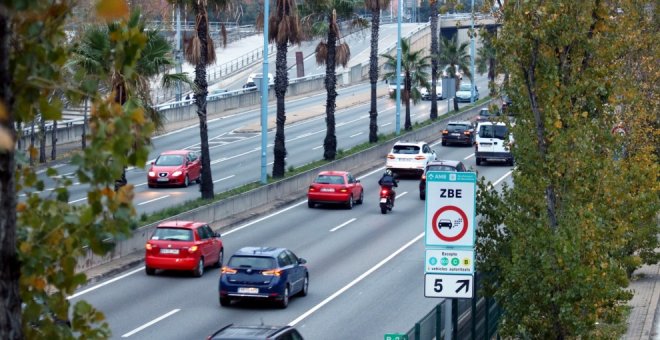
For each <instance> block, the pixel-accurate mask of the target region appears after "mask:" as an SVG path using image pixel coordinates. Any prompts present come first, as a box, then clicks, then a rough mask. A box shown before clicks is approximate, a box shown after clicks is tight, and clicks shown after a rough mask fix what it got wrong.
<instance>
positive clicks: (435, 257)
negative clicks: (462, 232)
mask: <svg viewBox="0 0 660 340" xmlns="http://www.w3.org/2000/svg"><path fill="white" fill-rule="evenodd" d="M425 266H426V269H425V272H426V273H437V274H473V273H474V250H473V249H469V250H462V249H461V250H457V249H426V262H425Z"/></svg>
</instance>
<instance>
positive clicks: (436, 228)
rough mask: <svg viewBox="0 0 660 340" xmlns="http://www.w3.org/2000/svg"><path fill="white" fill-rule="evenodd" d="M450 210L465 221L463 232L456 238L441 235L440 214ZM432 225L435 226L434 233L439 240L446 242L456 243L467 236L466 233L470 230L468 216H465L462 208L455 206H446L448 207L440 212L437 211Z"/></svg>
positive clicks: (439, 210)
mask: <svg viewBox="0 0 660 340" xmlns="http://www.w3.org/2000/svg"><path fill="white" fill-rule="evenodd" d="M449 210H452V211H455V212H456V213H458V214H459V215H460V216H461V218H462V219H463V227H462V229H461V231H460V232H459V233H458V234H456V235H455V236H445V235H442V233H440V228H439V227H438V218H439V217H440V214H442V213H443V212H445V211H449ZM431 223H433V225H432V226H433V233H434V234H435V235H436V236H438V238H440V239H441V240H443V241H446V242H454V241H457V240H460V239H461V238H462V237H463V236H464V235H465V233H467V230H468V218H467V215H466V214H465V212H464V211H463V210H461V208H459V207H456V206H453V205H446V206H444V207H442V208H440V209H438V211H436V212H435V214H433V219H432V220H431Z"/></svg>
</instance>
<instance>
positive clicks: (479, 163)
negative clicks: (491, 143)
mask: <svg viewBox="0 0 660 340" xmlns="http://www.w3.org/2000/svg"><path fill="white" fill-rule="evenodd" d="M477 165H481V158H479V157H477Z"/></svg>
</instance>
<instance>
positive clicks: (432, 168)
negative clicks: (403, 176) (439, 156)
mask: <svg viewBox="0 0 660 340" xmlns="http://www.w3.org/2000/svg"><path fill="white" fill-rule="evenodd" d="M426 171H456V168H454V167H453V166H449V165H429V166H428V168H426Z"/></svg>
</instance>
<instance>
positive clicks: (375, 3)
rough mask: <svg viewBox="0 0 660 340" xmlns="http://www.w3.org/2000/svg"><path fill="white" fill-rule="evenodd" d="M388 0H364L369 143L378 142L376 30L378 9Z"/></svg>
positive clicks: (384, 5)
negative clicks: (368, 33) (367, 34)
mask: <svg viewBox="0 0 660 340" xmlns="http://www.w3.org/2000/svg"><path fill="white" fill-rule="evenodd" d="M389 4H390V0H364V6H365V7H366V8H367V9H368V10H370V11H371V54H370V55H369V82H371V106H370V108H369V143H376V142H378V108H377V107H376V97H377V94H376V85H377V84H378V32H379V30H380V10H381V9H382V8H387V6H388V5H389Z"/></svg>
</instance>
